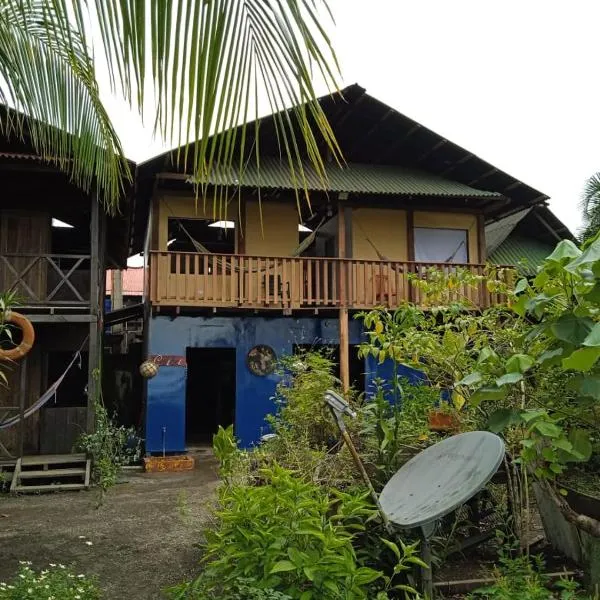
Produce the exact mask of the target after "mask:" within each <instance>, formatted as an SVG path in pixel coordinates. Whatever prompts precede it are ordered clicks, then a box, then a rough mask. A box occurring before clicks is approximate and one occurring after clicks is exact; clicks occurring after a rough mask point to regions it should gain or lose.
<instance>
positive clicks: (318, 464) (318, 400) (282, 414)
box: [253, 351, 360, 487]
mask: <svg viewBox="0 0 600 600" xmlns="http://www.w3.org/2000/svg"><path fill="white" fill-rule="evenodd" d="M334 368H335V364H334V362H333V360H332V359H331V357H330V356H329V355H328V353H327V351H323V352H317V351H308V352H302V353H300V354H297V355H293V356H284V357H282V358H281V360H280V363H279V367H278V370H279V374H280V375H281V381H280V382H279V383H278V385H277V390H276V394H275V398H274V400H275V405H276V412H275V414H273V415H270V416H269V417H268V421H269V424H270V427H271V430H272V432H273V433H274V434H275V435H274V437H273V438H272V439H270V440H269V441H268V442H266V443H264V444H261V446H260V447H259V449H258V450H257V451H255V452H254V453H253V458H255V459H256V460H257V461H258V462H259V464H263V462H264V461H265V460H266V463H267V466H268V464H269V463H270V462H272V461H276V462H277V463H278V464H279V465H280V466H283V467H286V468H288V469H291V470H293V471H294V472H295V473H297V476H298V477H301V478H306V479H307V480H310V481H312V482H320V483H322V484H326V485H331V486H336V487H347V486H349V485H352V484H354V483H355V482H357V481H360V476H359V474H358V472H357V470H356V467H355V465H354V463H353V461H352V457H351V455H350V453H349V452H348V450H347V448H346V446H345V445H344V444H343V443H341V442H340V433H339V431H338V429H337V426H336V424H335V421H334V420H333V419H332V417H331V412H330V411H329V409H328V408H327V406H326V405H325V402H324V395H325V392H326V391H327V390H329V389H333V390H337V391H338V392H340V393H341V389H340V382H339V380H338V379H337V378H336V377H335V375H334ZM346 397H347V399H348V401H349V402H350V403H351V404H352V405H354V406H356V403H355V402H354V400H353V397H352V394H346ZM357 426H358V424H357V423H355V422H348V427H349V429H350V430H351V431H354V430H355V429H356V428H357Z"/></svg>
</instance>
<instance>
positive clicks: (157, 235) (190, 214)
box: [152, 194, 239, 251]
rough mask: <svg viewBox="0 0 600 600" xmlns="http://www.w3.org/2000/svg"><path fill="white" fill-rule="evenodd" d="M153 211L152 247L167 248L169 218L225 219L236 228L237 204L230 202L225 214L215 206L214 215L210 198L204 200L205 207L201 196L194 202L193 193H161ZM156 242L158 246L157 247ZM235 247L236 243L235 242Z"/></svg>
mask: <svg viewBox="0 0 600 600" xmlns="http://www.w3.org/2000/svg"><path fill="white" fill-rule="evenodd" d="M154 206H155V210H156V212H155V213H154V216H155V218H154V227H155V228H156V229H155V231H154V235H153V236H152V241H153V247H154V248H157V249H158V250H163V251H164V250H166V249H167V241H168V240H167V236H168V234H169V218H172V217H179V218H182V219H210V220H217V219H223V220H225V219H227V220H229V221H235V224H236V228H237V227H238V220H239V219H238V207H237V204H234V203H232V204H230V205H229V208H228V210H227V213H226V214H219V213H218V210H219V208H218V206H217V207H216V216H213V202H212V199H211V200H210V201H209V200H207V202H206V209H205V207H204V205H203V201H202V198H198V202H197V203H196V201H195V198H194V196H193V195H187V196H183V195H167V194H161V195H160V196H159V197H158V198H157V199H156V202H155V205H154ZM157 244H158V247H157ZM236 248H237V244H236Z"/></svg>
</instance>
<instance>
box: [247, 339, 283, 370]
mask: <svg viewBox="0 0 600 600" xmlns="http://www.w3.org/2000/svg"><path fill="white" fill-rule="evenodd" d="M246 361H247V364H248V368H249V369H250V371H251V372H252V373H254V375H258V376H260V377H264V376H265V375H270V374H271V373H272V372H273V371H274V370H275V364H276V362H277V356H276V354H275V350H273V348H271V346H265V345H263V344H259V345H258V346H254V348H252V350H250V352H248V356H247V358H246Z"/></svg>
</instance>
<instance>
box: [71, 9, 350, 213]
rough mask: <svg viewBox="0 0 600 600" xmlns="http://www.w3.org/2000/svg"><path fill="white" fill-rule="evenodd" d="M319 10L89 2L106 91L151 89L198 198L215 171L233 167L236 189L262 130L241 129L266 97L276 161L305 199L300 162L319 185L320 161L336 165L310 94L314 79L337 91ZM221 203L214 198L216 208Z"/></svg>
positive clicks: (335, 151)
mask: <svg viewBox="0 0 600 600" xmlns="http://www.w3.org/2000/svg"><path fill="white" fill-rule="evenodd" d="M79 4H82V2H79ZM322 9H324V10H322ZM327 12H328V5H327V0H211V1H210V2H208V1H200V0H176V1H173V0H146V1H140V0H95V14H94V15H92V21H94V20H96V21H97V23H98V30H99V31H100V32H101V37H102V42H103V48H104V51H105V53H106V55H107V58H108V64H109V65H110V72H111V77H112V81H113V84H114V85H115V86H116V87H117V88H118V87H121V88H122V89H123V90H124V91H125V94H126V96H127V97H128V98H129V99H130V100H131V101H132V102H133V103H134V104H138V105H140V106H141V105H143V104H144V101H145V97H144V95H145V90H146V88H147V87H148V86H147V83H149V82H151V83H152V84H153V88H152V89H153V90H154V94H155V98H154V101H155V103H156V105H157V107H158V114H157V119H156V124H157V128H158V130H159V132H160V133H161V134H162V135H163V136H164V137H165V139H167V140H171V141H173V142H174V143H177V145H178V146H182V145H183V147H184V148H183V150H182V151H181V152H180V153H178V155H177V157H176V159H177V161H179V162H181V163H183V164H187V161H188V158H191V159H192V160H193V171H194V172H193V173H192V175H194V177H195V180H196V181H197V182H198V184H199V186H200V188H201V189H203V191H204V189H205V185H206V181H207V179H208V176H209V174H211V173H213V172H214V170H215V169H216V168H225V169H230V168H235V169H237V170H238V172H239V177H238V180H239V182H240V183H243V175H244V173H243V165H244V162H245V161H246V160H249V159H250V158H251V157H254V158H253V160H256V161H259V158H258V157H259V148H258V144H259V131H260V128H259V127H254V128H252V130H251V129H250V127H248V126H247V125H246V123H247V122H248V120H249V119H250V118H251V117H254V118H258V110H259V106H258V104H259V103H258V101H257V98H258V97H259V96H260V95H262V94H265V95H266V98H267V101H268V104H269V108H270V109H271V111H272V113H274V114H275V118H274V123H275V134H276V137H277V140H278V142H279V147H280V154H281V155H282V158H283V160H285V161H287V164H288V166H289V169H290V172H291V175H292V180H293V182H294V183H295V187H296V188H297V189H300V190H302V189H304V192H305V197H306V199H307V200H308V191H307V185H306V178H305V173H304V166H303V164H304V163H303V158H304V159H305V158H308V159H309V161H310V163H311V164H312V166H313V167H314V169H315V171H316V173H317V174H318V175H319V176H320V177H321V178H322V180H323V181H325V178H326V174H325V168H324V156H325V154H326V153H328V154H329V155H330V157H333V159H334V160H338V162H339V161H341V152H340V149H339V146H338V144H337V142H336V140H335V136H334V134H333V131H332V129H331V126H330V125H329V123H328V122H327V118H326V116H325V114H324V112H323V110H322V108H321V106H320V104H319V103H318V102H317V100H316V98H317V94H316V91H315V81H319V82H321V83H323V84H324V86H325V88H326V89H328V90H330V91H334V90H337V81H336V80H337V77H338V73H339V68H338V64H337V60H336V57H335V53H334V51H333V48H332V45H331V40H330V38H329V37H328V35H327V33H326V31H325V28H324V27H323V26H322V25H321V21H322V19H323V17H324V16H328V14H327ZM286 109H287V110H286ZM239 124H241V126H240V127H237V126H238V125H239ZM215 132H219V134H218V135H213V134H215ZM196 140H199V142H198V143H197V144H195V145H194V146H193V151H191V150H190V147H191V146H190V145H188V142H190V141H196ZM188 154H189V156H188ZM225 197H226V194H218V195H217V194H215V199H214V202H215V204H219V207H220V209H221V210H222V208H223V201H224V198H225Z"/></svg>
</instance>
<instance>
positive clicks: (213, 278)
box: [210, 254, 219, 302]
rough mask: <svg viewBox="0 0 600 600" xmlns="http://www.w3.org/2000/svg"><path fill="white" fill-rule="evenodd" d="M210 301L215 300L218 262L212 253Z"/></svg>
mask: <svg viewBox="0 0 600 600" xmlns="http://www.w3.org/2000/svg"><path fill="white" fill-rule="evenodd" d="M211 263H212V267H211V275H212V276H211V288H212V289H211V298H210V300H211V302H216V301H217V281H218V280H217V271H218V269H219V262H218V261H217V257H216V256H215V255H214V254H213V255H212V256H211Z"/></svg>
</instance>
